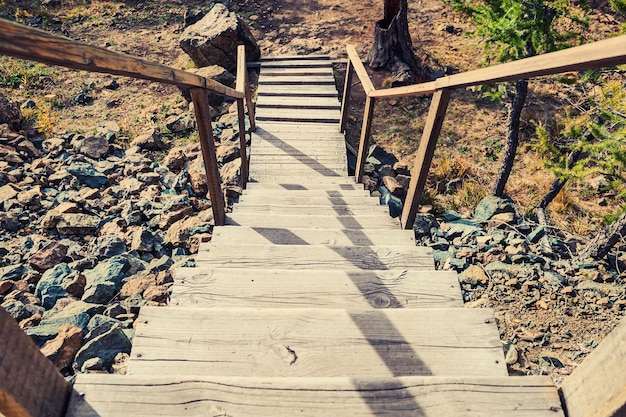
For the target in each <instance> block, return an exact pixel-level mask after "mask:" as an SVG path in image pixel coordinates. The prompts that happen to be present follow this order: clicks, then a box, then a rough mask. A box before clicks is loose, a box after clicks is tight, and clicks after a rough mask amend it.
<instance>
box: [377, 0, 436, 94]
mask: <svg viewBox="0 0 626 417" xmlns="http://www.w3.org/2000/svg"><path fill="white" fill-rule="evenodd" d="M407 9H408V6H407V0H384V17H383V19H382V20H379V21H377V22H376V26H375V28H374V43H373V44H372V48H371V49H370V51H369V53H368V54H367V61H368V62H369V65H370V67H372V68H374V69H380V68H388V69H389V70H391V71H392V72H393V73H394V80H393V81H392V86H397V85H403V84H411V83H413V82H414V81H415V75H417V76H418V77H419V78H422V79H426V78H425V74H424V72H423V70H422V69H421V68H420V65H419V63H418V61H417V58H416V57H415V54H413V44H412V42H411V35H410V34H409V23H408V17H407V13H408V10H407Z"/></svg>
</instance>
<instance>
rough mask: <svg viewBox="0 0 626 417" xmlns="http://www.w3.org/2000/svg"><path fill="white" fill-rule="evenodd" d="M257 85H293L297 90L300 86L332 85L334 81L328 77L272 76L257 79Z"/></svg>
mask: <svg viewBox="0 0 626 417" xmlns="http://www.w3.org/2000/svg"><path fill="white" fill-rule="evenodd" d="M259 85H293V86H296V87H295V88H299V87H300V86H301V85H332V86H333V87H334V86H335V79H334V78H333V77H332V76H328V75H315V76H308V77H293V76H290V75H274V76H271V77H259Z"/></svg>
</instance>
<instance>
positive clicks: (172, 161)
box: [163, 148, 187, 172]
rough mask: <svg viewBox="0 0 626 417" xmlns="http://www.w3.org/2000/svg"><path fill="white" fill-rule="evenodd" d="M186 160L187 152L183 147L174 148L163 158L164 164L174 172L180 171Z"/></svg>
mask: <svg viewBox="0 0 626 417" xmlns="http://www.w3.org/2000/svg"><path fill="white" fill-rule="evenodd" d="M186 160H187V159H186V158H185V154H184V153H183V150H182V149H181V148H172V149H171V150H170V151H169V153H168V154H167V156H166V157H165V159H164V160H163V165H165V166H166V167H167V168H168V169H169V170H170V171H172V172H180V170H181V169H182V168H183V166H184V165H185V162H186Z"/></svg>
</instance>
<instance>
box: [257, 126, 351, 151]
mask: <svg viewBox="0 0 626 417" xmlns="http://www.w3.org/2000/svg"><path fill="white" fill-rule="evenodd" d="M309 125H311V123H309ZM294 126H296V125H294V124H293V123H285V126H283V128H282V129H281V128H279V127H278V126H276V123H268V122H264V123H263V125H262V126H261V127H259V128H258V129H257V131H256V132H254V134H253V135H252V142H253V143H254V142H255V140H256V141H257V142H258V141H261V140H262V141H267V143H275V142H285V141H290V142H291V141H307V142H309V143H312V144H313V143H316V142H320V141H323V142H328V141H331V142H336V143H345V137H344V135H343V134H341V133H338V132H336V131H333V128H334V126H328V125H327V124H318V125H315V126H301V127H300V128H294ZM309 127H310V128H309ZM322 146H326V145H322Z"/></svg>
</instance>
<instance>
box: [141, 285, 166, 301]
mask: <svg viewBox="0 0 626 417" xmlns="http://www.w3.org/2000/svg"><path fill="white" fill-rule="evenodd" d="M169 296H170V286H169V285H155V286H153V287H149V288H147V289H146V290H145V291H144V293H143V298H144V299H145V300H146V301H154V302H156V303H167V300H168V299H169Z"/></svg>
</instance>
